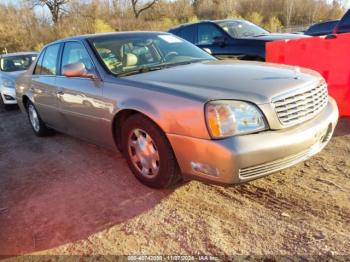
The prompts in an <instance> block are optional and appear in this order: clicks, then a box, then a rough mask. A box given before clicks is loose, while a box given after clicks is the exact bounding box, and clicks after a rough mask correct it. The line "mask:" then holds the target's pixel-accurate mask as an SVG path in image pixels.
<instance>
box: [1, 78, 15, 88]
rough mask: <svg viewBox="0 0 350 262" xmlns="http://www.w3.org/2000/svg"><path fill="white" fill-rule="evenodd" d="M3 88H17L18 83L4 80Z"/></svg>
mask: <svg viewBox="0 0 350 262" xmlns="http://www.w3.org/2000/svg"><path fill="white" fill-rule="evenodd" d="M2 86H3V87H6V88H15V87H16V83H15V81H13V80H11V79H4V80H2Z"/></svg>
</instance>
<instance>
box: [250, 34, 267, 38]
mask: <svg viewBox="0 0 350 262" xmlns="http://www.w3.org/2000/svg"><path fill="white" fill-rule="evenodd" d="M266 35H268V34H260V35H253V37H260V36H266Z"/></svg>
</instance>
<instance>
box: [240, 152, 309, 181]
mask: <svg viewBox="0 0 350 262" xmlns="http://www.w3.org/2000/svg"><path fill="white" fill-rule="evenodd" d="M309 157H310V150H307V151H304V152H302V153H299V154H296V155H293V156H290V157H286V158H283V159H279V160H276V161H273V162H269V163H265V164H261V165H257V166H253V167H248V168H242V169H240V170H239V176H240V177H241V178H248V177H253V176H262V175H267V174H270V173H273V172H277V171H280V170H282V169H285V168H287V167H291V166H293V165H295V164H297V163H299V162H302V161H304V160H306V159H308V158H309Z"/></svg>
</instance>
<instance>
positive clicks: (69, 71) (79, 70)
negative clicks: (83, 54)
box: [62, 63, 96, 79]
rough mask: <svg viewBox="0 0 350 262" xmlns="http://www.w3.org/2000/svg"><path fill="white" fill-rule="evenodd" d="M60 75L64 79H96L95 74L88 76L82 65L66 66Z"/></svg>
mask: <svg viewBox="0 0 350 262" xmlns="http://www.w3.org/2000/svg"><path fill="white" fill-rule="evenodd" d="M62 74H63V75H64V76H66V77H86V78H91V79H96V75H95V74H89V73H88V72H87V70H86V68H85V65H84V64H83V63H74V64H68V65H65V66H64V67H63V70H62Z"/></svg>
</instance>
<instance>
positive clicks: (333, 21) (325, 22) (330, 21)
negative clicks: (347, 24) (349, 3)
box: [310, 20, 340, 27]
mask: <svg viewBox="0 0 350 262" xmlns="http://www.w3.org/2000/svg"><path fill="white" fill-rule="evenodd" d="M339 21H340V20H329V21H324V22H320V23H316V24H313V25H311V26H317V25H323V24H328V23H338V22H339ZM311 26H310V27H311Z"/></svg>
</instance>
